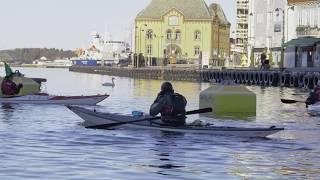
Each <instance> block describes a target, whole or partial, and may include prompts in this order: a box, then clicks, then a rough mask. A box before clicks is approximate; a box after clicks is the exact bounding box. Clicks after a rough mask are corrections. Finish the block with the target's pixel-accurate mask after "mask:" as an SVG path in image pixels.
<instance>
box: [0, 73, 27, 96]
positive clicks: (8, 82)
mask: <svg viewBox="0 0 320 180" xmlns="http://www.w3.org/2000/svg"><path fill="white" fill-rule="evenodd" d="M12 79H13V76H12V75H11V76H5V77H4V79H3V80H2V83H1V91H2V94H3V95H7V96H12V95H16V94H19V92H20V89H21V88H22V87H23V85H22V84H21V83H20V84H18V86H17V85H16V83H15V82H13V80H12Z"/></svg>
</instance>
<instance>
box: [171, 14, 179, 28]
mask: <svg viewBox="0 0 320 180" xmlns="http://www.w3.org/2000/svg"><path fill="white" fill-rule="evenodd" d="M169 26H179V17H178V16H170V17H169Z"/></svg>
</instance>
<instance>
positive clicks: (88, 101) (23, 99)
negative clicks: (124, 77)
mask: <svg viewBox="0 0 320 180" xmlns="http://www.w3.org/2000/svg"><path fill="white" fill-rule="evenodd" d="M107 97H109V95H107V94H105V95H92V96H54V95H49V94H46V93H39V94H32V95H24V96H10V97H0V103H25V104H62V105H95V104H97V103H99V102H101V101H103V100H104V99H106V98H107Z"/></svg>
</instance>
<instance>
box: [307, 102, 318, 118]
mask: <svg viewBox="0 0 320 180" xmlns="http://www.w3.org/2000/svg"><path fill="white" fill-rule="evenodd" d="M307 110H308V113H309V114H310V115H312V116H320V102H318V103H316V104H313V105H308V108H307Z"/></svg>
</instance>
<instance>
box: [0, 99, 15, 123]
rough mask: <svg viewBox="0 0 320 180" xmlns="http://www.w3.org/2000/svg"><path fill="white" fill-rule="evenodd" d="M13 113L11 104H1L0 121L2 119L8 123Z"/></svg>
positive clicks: (13, 109)
mask: <svg viewBox="0 0 320 180" xmlns="http://www.w3.org/2000/svg"><path fill="white" fill-rule="evenodd" d="M14 111H15V108H14V106H13V105H11V104H6V103H1V108H0V116H1V117H0V119H3V120H4V122H5V121H10V120H11V119H12V117H13V113H14Z"/></svg>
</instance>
